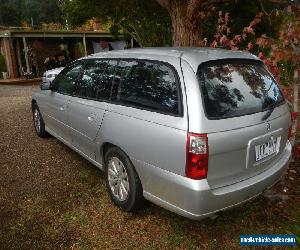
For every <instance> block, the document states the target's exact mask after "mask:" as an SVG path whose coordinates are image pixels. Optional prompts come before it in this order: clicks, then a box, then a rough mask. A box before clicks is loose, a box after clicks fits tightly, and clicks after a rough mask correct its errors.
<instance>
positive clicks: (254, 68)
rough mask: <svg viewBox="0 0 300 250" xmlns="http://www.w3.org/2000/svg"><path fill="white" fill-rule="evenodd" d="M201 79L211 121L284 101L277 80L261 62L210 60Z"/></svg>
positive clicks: (206, 107)
mask: <svg viewBox="0 0 300 250" xmlns="http://www.w3.org/2000/svg"><path fill="white" fill-rule="evenodd" d="M197 76H198V79H199V84H200V87H201V91H202V96H203V99H204V106H205V111H206V116H207V118H208V119H224V118H229V117H235V116H242V115H247V114H252V113H257V112H261V111H264V110H267V109H270V108H272V107H274V106H277V105H280V104H282V103H283V102H284V98H283V96H282V94H281V92H280V90H279V87H278V85H277V84H276V82H275V80H274V78H273V77H272V76H271V75H270V73H269V72H268V71H267V69H266V68H265V66H264V64H263V63H262V62H260V61H254V60H240V59H239V60H234V59H232V60H216V61H210V62H207V63H203V64H201V65H200V66H199V67H198V71H197Z"/></svg>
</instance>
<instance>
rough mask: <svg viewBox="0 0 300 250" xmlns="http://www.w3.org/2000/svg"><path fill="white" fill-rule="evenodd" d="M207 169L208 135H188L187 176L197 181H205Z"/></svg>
mask: <svg viewBox="0 0 300 250" xmlns="http://www.w3.org/2000/svg"><path fill="white" fill-rule="evenodd" d="M207 167H208V138H207V135H206V134H193V133H188V135H187V143H186V166H185V174H186V176H187V177H188V178H191V179H195V180H200V179H205V178H206V177H207Z"/></svg>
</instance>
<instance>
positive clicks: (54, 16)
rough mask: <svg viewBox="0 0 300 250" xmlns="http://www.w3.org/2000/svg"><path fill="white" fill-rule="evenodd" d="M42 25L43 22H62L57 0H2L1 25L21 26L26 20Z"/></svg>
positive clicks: (0, 5) (0, 1)
mask: <svg viewBox="0 0 300 250" xmlns="http://www.w3.org/2000/svg"><path fill="white" fill-rule="evenodd" d="M31 20H32V21H33V24H34V26H35V27H36V26H37V27H40V26H41V25H42V23H51V22H60V21H62V19H61V12H60V9H59V7H58V2H57V1H56V0H47V1H40V0H9V1H7V0H0V25H2V26H21V25H22V22H24V21H26V22H28V23H31Z"/></svg>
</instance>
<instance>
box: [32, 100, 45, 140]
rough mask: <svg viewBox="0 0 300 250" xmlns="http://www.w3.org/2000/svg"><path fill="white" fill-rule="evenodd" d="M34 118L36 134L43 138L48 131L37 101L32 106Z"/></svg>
mask: <svg viewBox="0 0 300 250" xmlns="http://www.w3.org/2000/svg"><path fill="white" fill-rule="evenodd" d="M32 118H33V125H34V128H35V132H36V134H37V135H38V136H39V137H41V138H45V137H47V132H46V130H45V122H44V120H43V117H42V114H41V112H40V109H39V107H38V105H37V104H36V103H35V104H33V106H32Z"/></svg>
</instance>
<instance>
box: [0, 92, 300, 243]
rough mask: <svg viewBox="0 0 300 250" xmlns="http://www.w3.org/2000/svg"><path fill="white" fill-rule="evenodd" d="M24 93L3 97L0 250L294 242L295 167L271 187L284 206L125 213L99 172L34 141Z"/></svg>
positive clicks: (260, 201) (258, 202) (297, 217)
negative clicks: (209, 212) (199, 213)
mask: <svg viewBox="0 0 300 250" xmlns="http://www.w3.org/2000/svg"><path fill="white" fill-rule="evenodd" d="M28 88H30V87H18V88H14V87H9V88H8V87H7V89H5V88H4V89H1V91H0V111H1V113H2V120H1V123H0V135H1V136H0V152H1V156H0V166H1V167H0V249H240V246H239V235H240V234H252V233H253V234H272V233H274V234H277V233H278V234H285V233H288V234H296V235H298V237H299V235H300V195H299V194H300V193H299V190H300V181H299V179H300V178H299V177H300V169H299V160H296V161H295V162H293V164H292V165H291V167H290V169H292V170H294V171H288V172H287V175H286V178H285V181H284V182H280V183H278V184H277V185H276V186H274V187H273V190H275V191H277V192H278V193H280V194H286V195H288V197H289V199H288V200H286V201H270V200H268V199H266V198H263V197H259V198H257V199H255V200H253V201H250V202H248V203H246V204H244V205H243V206H241V207H237V208H234V209H232V210H228V211H225V212H223V213H221V214H220V215H219V216H218V217H217V218H216V219H214V220H211V219H205V220H202V221H191V220H188V219H185V218H183V217H180V216H177V215H175V214H173V213H171V212H169V211H166V210H164V209H162V208H159V207H157V206H155V205H153V204H147V206H146V207H145V208H143V209H142V210H141V211H138V212H136V213H134V214H133V213H124V212H122V211H121V210H120V209H118V208H117V207H116V206H114V205H113V204H112V203H111V201H110V199H109V196H108V194H107V192H106V186H105V181H104V177H103V173H102V172H100V171H99V170H98V169H97V168H96V167H94V166H92V165H91V164H90V163H88V162H87V161H86V160H84V159H83V158H82V157H80V156H79V155H78V154H76V153H75V152H73V151H72V150H70V149H69V148H67V147H66V146H64V145H63V144H61V143H60V142H58V141H57V140H56V139H54V138H52V137H49V138H47V139H45V140H43V139H40V138H38V137H37V136H36V135H35V133H34V130H33V128H32V125H31V116H30V95H31V92H32V90H31V91H29V90H28ZM295 171H296V172H295ZM290 177H292V179H293V180H291V179H290ZM285 188H287V192H286V193H285V192H283V190H284V189H285ZM298 244H299V238H298ZM243 249H250V248H247V247H245V248H243ZM268 249H272V248H268ZM274 249H275V248H274ZM278 249H283V248H278Z"/></svg>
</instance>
